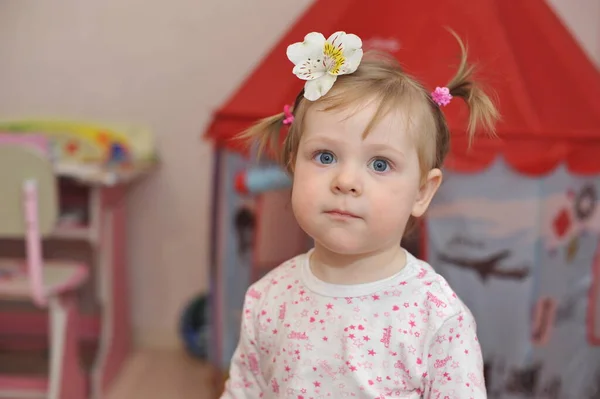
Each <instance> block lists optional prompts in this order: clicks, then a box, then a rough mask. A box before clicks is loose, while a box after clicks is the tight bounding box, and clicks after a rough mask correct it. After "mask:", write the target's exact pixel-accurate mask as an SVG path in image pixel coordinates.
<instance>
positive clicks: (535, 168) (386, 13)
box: [207, 0, 600, 175]
mask: <svg viewBox="0 0 600 399" xmlns="http://www.w3.org/2000/svg"><path fill="white" fill-rule="evenodd" d="M446 26H447V27H450V28H452V29H454V30H455V31H456V32H457V33H458V34H459V35H460V36H461V37H462V38H463V40H465V41H466V42H467V44H468V47H469V52H470V58H471V61H472V62H476V63H477V64H478V65H479V67H480V70H481V77H482V78H483V79H485V80H484V82H485V83H486V84H487V85H489V86H490V87H492V88H493V89H494V91H495V92H496V94H497V97H498V99H499V102H498V104H499V108H500V111H501V113H502V116H503V120H502V122H501V123H500V125H499V126H498V135H499V139H490V138H487V137H486V136H484V135H480V136H479V137H478V139H477V140H476V142H475V145H474V146H473V147H472V148H471V150H468V149H467V147H466V139H465V135H464V126H465V124H464V122H465V119H464V117H465V113H466V109H465V107H464V105H463V104H460V102H459V101H456V102H454V103H452V104H450V106H448V107H446V108H445V109H444V112H445V113H446V115H447V117H448V120H449V123H450V126H451V128H452V134H453V137H452V140H453V141H452V151H451V154H450V156H449V158H448V161H447V163H446V165H447V167H449V168H451V169H454V170H462V171H477V170H480V169H482V168H485V167H486V166H488V165H489V164H490V163H491V162H492V161H493V160H494V159H495V158H496V156H497V155H503V156H504V158H505V159H506V160H507V161H508V162H509V163H510V164H511V165H512V166H513V167H514V168H515V169H516V170H518V171H519V172H521V173H524V174H532V175H539V174H542V173H546V172H548V171H551V170H552V169H554V167H556V166H557V165H558V164H559V163H563V162H565V163H567V164H568V166H569V168H570V170H571V171H572V172H574V173H585V174H591V173H599V172H600V157H598V156H597V154H598V151H600V73H599V72H598V70H597V69H596V67H595V66H594V65H593V64H592V62H591V61H590V60H589V58H587V56H586V55H585V53H584V52H583V51H582V49H581V48H580V47H579V45H578V44H577V42H576V41H575V40H574V38H573V37H572V36H571V35H570V33H569V32H568V31H567V30H566V28H565V27H564V26H563V25H562V23H561V21H560V20H559V19H558V18H557V16H556V15H555V14H554V13H553V11H552V10H551V9H550V8H549V7H548V5H547V4H546V3H545V2H544V1H543V0H527V1H506V0H444V1H439V0H435V1H434V0H420V1H398V0H377V1H373V2H371V4H369V3H367V2H365V1H361V0H320V1H319V0H317V1H316V2H315V3H314V4H313V5H312V6H311V7H310V8H309V9H308V10H307V11H306V12H305V13H304V14H303V15H302V16H301V17H300V18H299V19H298V20H297V21H296V23H295V24H294V25H293V26H292V28H291V29H290V30H289V31H288V32H287V33H286V34H285V35H284V36H283V37H282V38H281V40H280V41H279V42H278V44H277V45H276V46H275V47H274V48H273V49H272V51H271V52H270V53H269V54H268V55H267V56H266V58H265V59H264V60H263V61H262V62H261V63H260V64H259V65H258V67H257V68H256V69H255V70H254V72H253V73H252V74H251V75H250V76H249V78H248V79H247V80H246V81H245V82H244V83H243V84H242V86H241V87H240V88H239V90H238V91H237V92H236V93H235V94H234V95H233V96H232V97H231V98H230V99H229V100H228V101H227V102H226V103H225V104H224V105H223V106H222V107H221V108H220V109H219V110H218V111H217V112H216V114H215V115H214V119H213V121H212V123H211V125H210V126H209V129H208V131H207V137H208V138H210V139H212V140H214V141H215V142H216V143H217V145H220V146H226V147H228V148H229V149H232V150H239V151H243V150H242V147H240V143H239V142H236V141H235V140H231V138H232V137H233V136H234V135H236V134H237V133H239V132H240V131H242V130H243V129H245V128H246V127H247V126H249V125H250V124H252V123H254V122H255V121H256V120H257V119H259V118H262V117H265V116H269V115H273V114H275V113H278V112H281V110H282V109H283V106H284V104H288V103H292V102H293V100H294V99H295V97H296V95H297V93H298V92H299V90H300V89H301V88H302V85H303V82H302V81H300V80H299V79H297V78H296V77H295V76H294V75H293V74H292V67H293V65H292V63H291V62H290V61H289V60H288V59H287V57H286V54H285V53H286V48H287V46H288V45H289V44H291V43H294V42H297V41H302V40H303V38H304V35H305V34H306V33H308V32H311V31H318V32H322V33H323V34H324V35H325V36H328V35H329V34H331V33H333V32H335V31H338V30H343V31H346V32H349V33H355V34H357V35H359V36H360V37H361V38H362V39H363V46H364V47H365V49H368V48H370V47H378V48H381V47H382V46H383V47H385V48H386V49H388V51H390V52H392V53H393V54H394V55H395V56H396V57H397V58H398V59H399V60H400V62H401V63H402V64H403V65H404V66H405V68H406V70H407V71H408V72H409V73H411V74H412V75H414V76H416V77H418V78H420V79H421V80H422V81H423V82H424V84H425V85H426V86H428V87H429V88H432V89H433V88H435V86H441V85H444V84H446V83H447V82H448V81H449V79H450V78H451V77H452V75H453V73H454V71H455V68H454V66H455V65H456V64H457V62H458V55H459V47H458V45H457V43H456V41H455V39H454V38H453V37H452V36H451V35H450V34H449V33H448V32H447V31H446V30H445V27H446Z"/></svg>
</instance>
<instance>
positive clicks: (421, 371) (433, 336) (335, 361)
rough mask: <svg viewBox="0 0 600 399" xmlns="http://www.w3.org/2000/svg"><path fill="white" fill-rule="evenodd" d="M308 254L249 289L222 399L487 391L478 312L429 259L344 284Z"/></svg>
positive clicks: (452, 398) (477, 398)
mask: <svg viewBox="0 0 600 399" xmlns="http://www.w3.org/2000/svg"><path fill="white" fill-rule="evenodd" d="M309 256H310V252H308V253H307V254H302V255H299V256H297V257H295V258H293V259H291V260H289V261H287V262H285V263H284V264H282V265H281V266H279V267H278V268H276V269H274V270H273V271H271V272H270V273H269V274H268V275H267V276H265V277H264V278H263V279H261V280H260V281H258V282H257V283H255V284H253V285H252V286H251V287H250V288H249V290H248V292H247V294H246V298H245V303H244V310H243V315H242V329H241V336H240V342H239V344H238V347H237V349H236V351H235V353H234V356H233V359H232V363H231V370H230V379H229V380H228V381H227V383H226V386H225V392H224V393H223V395H222V396H221V399H242V398H243V399H250V398H252V399H253V398H265V399H266V398H293V399H317V398H320V399H323V398H331V399H337V398H342V397H354V398H369V399H373V398H377V399H383V398H426V399H430V398H431V399H434V398H435V399H469V398H473V399H481V398H486V397H487V396H486V390H485V384H484V379H483V362H482V357H481V349H480V346H479V343H478V341H477V335H476V324H475V320H474V319H473V316H472V315H471V312H470V311H469V309H467V307H466V306H465V305H464V304H463V303H462V302H461V301H460V299H459V298H458V297H457V296H456V294H455V293H454V292H453V291H452V289H451V288H450V287H449V286H448V284H447V282H446V281H445V280H444V279H443V278H442V277H441V276H439V275H438V274H436V273H435V272H434V270H433V269H432V268H431V266H430V265H428V264H427V263H425V262H423V261H420V260H418V259H416V258H415V257H414V256H412V255H411V254H410V253H408V252H407V265H406V267H404V268H403V269H402V271H400V272H399V273H398V274H396V275H395V276H392V277H390V278H388V279H385V280H382V281H377V282H374V283H368V284H362V285H353V286H340V285H333V284H328V283H325V282H323V281H320V280H318V279H317V278H316V277H315V276H314V275H313V274H312V273H311V271H310V267H309V262H308V258H309Z"/></svg>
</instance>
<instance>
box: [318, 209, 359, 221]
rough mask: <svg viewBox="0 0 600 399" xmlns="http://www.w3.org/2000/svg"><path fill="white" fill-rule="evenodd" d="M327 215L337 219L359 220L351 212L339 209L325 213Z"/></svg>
mask: <svg viewBox="0 0 600 399" xmlns="http://www.w3.org/2000/svg"><path fill="white" fill-rule="evenodd" d="M325 213H326V214H327V215H329V216H332V217H335V218H339V219H360V217H359V216H358V215H355V214H353V213H351V212H348V211H344V210H341V209H332V210H330V211H326V212H325Z"/></svg>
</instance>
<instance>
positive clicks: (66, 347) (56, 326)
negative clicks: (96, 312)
mask: <svg viewBox="0 0 600 399" xmlns="http://www.w3.org/2000/svg"><path fill="white" fill-rule="evenodd" d="M75 295H76V294H75V293H69V294H63V295H61V296H54V297H52V298H51V299H50V301H49V304H48V306H49V311H50V375H49V381H48V399H84V398H85V397H86V396H87V395H86V381H85V377H84V374H83V371H82V369H81V364H80V356H79V331H78V323H77V315H78V311H79V309H78V306H77V298H76V296H75Z"/></svg>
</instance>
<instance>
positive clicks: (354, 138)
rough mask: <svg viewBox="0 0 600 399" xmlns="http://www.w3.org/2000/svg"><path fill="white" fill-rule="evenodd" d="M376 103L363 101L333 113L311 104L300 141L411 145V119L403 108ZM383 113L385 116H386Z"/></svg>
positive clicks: (412, 128)
mask: <svg viewBox="0 0 600 399" xmlns="http://www.w3.org/2000/svg"><path fill="white" fill-rule="evenodd" d="M380 105H381V104H380V102H379V101H375V100H367V101H363V102H361V103H359V104H354V105H352V104H351V105H347V106H343V107H339V108H336V109H325V107H324V106H323V105H322V104H319V103H316V104H313V105H312V106H311V107H309V109H308V110H307V112H306V116H305V120H304V132H303V134H302V139H303V141H304V140H309V139H310V140H312V139H318V138H328V139H335V140H339V141H343V142H345V143H356V144H358V143H365V144H368V143H377V144H387V145H393V146H394V145H396V146H407V145H409V144H411V142H412V140H411V139H412V137H411V134H410V132H411V131H413V130H414V124H415V121H414V118H412V117H410V114H411V113H410V112H407V110H406V109H405V107H391V108H389V111H388V109H387V108H386V107H385V106H384V107H383V108H382V109H381V111H382V112H381V113H380V114H377V111H378V109H379V108H380ZM386 111H387V112H386Z"/></svg>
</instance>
